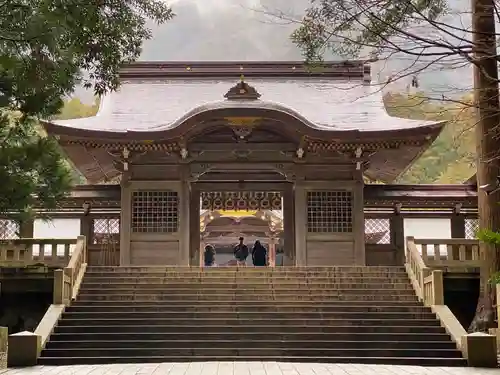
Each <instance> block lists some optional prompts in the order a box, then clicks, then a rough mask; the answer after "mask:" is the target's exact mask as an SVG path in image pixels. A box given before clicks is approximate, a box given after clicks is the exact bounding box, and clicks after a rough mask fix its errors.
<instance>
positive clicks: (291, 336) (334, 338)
mask: <svg viewBox="0 0 500 375" xmlns="http://www.w3.org/2000/svg"><path fill="white" fill-rule="evenodd" d="M269 339H273V340H281V341H300V342H304V341H307V342H309V341H331V342H374V341H377V342H398V343H405V342H412V343H415V342H421V341H423V342H426V343H427V342H445V343H447V344H451V345H452V346H453V347H455V344H454V343H452V342H451V340H450V338H449V336H448V335H447V334H446V333H433V332H426V333H392V332H387V333H370V332H361V333H357V332H347V333H324V332H316V333H310V332H290V333H282V332H234V331H230V330H222V331H220V332H203V331H194V332H175V333H168V332H137V333H130V332H127V333H123V332H118V333H89V332H79V333H78V334H75V333H60V332H59V333H53V334H52V335H51V336H50V343H52V342H58V341H63V342H80V341H84V342H100V341H109V342H118V341H129V340H131V341H155V340H159V341H162V340H166V341H169V340H174V341H175V340H181V341H182V340H188V341H192V340H207V341H222V340H242V341H258V340H269ZM50 345H51V344H50Z"/></svg>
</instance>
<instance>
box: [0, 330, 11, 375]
mask: <svg viewBox="0 0 500 375" xmlns="http://www.w3.org/2000/svg"><path fill="white" fill-rule="evenodd" d="M8 338H9V335H8V332H7V328H6V327H0V370H2V369H6V368H7V346H8Z"/></svg>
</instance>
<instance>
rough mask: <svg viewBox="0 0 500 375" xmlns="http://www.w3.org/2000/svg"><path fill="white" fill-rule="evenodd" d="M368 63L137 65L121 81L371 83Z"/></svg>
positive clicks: (122, 74)
mask: <svg viewBox="0 0 500 375" xmlns="http://www.w3.org/2000/svg"><path fill="white" fill-rule="evenodd" d="M370 62H371V61H370V60H345V61H325V62H321V63H317V64H316V63H315V64H306V63H305V62H303V61H276V62H273V61H200V62H183V61H139V62H134V63H130V64H127V65H124V66H123V67H122V68H121V70H120V78H121V79H130V78H166V77H169V78H189V77H193V78H200V77H205V78H210V77H214V78H215V77H234V78H238V77H240V76H241V75H242V74H244V75H245V77H262V78H264V77H276V78H281V77H283V78H290V77H323V78H329V79H344V80H345V79H354V80H362V81H365V82H366V81H371V69H370Z"/></svg>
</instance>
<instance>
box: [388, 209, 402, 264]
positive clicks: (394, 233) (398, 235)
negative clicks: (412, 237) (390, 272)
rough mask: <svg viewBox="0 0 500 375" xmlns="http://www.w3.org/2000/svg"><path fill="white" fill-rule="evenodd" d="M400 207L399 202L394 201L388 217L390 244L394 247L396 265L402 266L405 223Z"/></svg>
mask: <svg viewBox="0 0 500 375" xmlns="http://www.w3.org/2000/svg"><path fill="white" fill-rule="evenodd" d="M401 207H402V206H401V204H399V203H396V205H395V206H394V210H393V213H392V216H391V217H390V219H389V223H390V231H391V232H390V233H391V244H392V245H393V246H394V247H395V249H396V251H395V256H394V262H395V265H396V266H402V265H403V264H404V263H405V225H404V217H403V216H402V215H401Z"/></svg>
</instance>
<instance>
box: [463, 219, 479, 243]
mask: <svg viewBox="0 0 500 375" xmlns="http://www.w3.org/2000/svg"><path fill="white" fill-rule="evenodd" d="M478 230H479V220H478V219H465V238H467V239H474V238H476V235H477V231H478Z"/></svg>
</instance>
